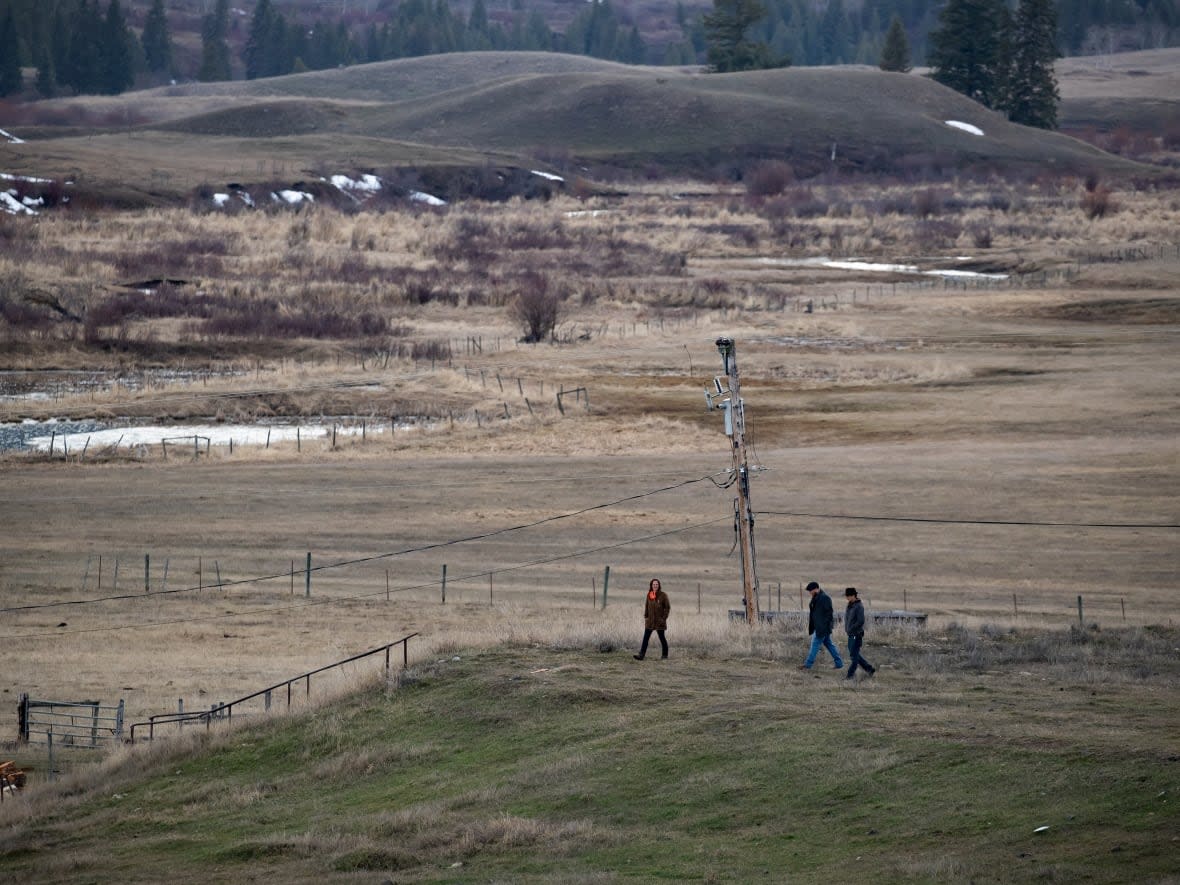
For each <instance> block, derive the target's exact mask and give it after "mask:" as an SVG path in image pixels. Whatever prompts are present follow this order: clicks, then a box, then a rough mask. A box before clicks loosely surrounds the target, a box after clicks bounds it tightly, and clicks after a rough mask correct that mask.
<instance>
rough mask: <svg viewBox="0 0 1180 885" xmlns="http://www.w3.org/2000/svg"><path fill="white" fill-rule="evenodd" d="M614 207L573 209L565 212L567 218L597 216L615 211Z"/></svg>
mask: <svg viewBox="0 0 1180 885" xmlns="http://www.w3.org/2000/svg"><path fill="white" fill-rule="evenodd" d="M614 211H616V210H614V209H571V210H570V211H569V212H566V213H565V217H566V218H586V217H590V218H597V217H598V216H599V215H606V214H607V213H609V212H614Z"/></svg>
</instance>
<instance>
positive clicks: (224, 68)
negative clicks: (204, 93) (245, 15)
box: [197, 0, 233, 82]
mask: <svg viewBox="0 0 1180 885" xmlns="http://www.w3.org/2000/svg"><path fill="white" fill-rule="evenodd" d="M228 33H229V0H217V6H216V7H215V8H214V10H213V12H211V13H209V14H208V15H206V16H205V18H204V20H203V21H202V22H201V70H200V71H199V72H198V73H197V79H198V80H203V81H205V82H212V81H215V80H232V79H233V72H232V70H231V68H230V64H229V44H228V43H226V35H227V34H228Z"/></svg>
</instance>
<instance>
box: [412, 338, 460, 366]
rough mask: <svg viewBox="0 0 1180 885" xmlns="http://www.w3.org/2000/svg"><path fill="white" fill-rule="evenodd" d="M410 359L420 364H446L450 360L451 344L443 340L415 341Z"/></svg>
mask: <svg viewBox="0 0 1180 885" xmlns="http://www.w3.org/2000/svg"><path fill="white" fill-rule="evenodd" d="M412 358H413V359H414V360H416V361H421V362H425V361H427V360H429V361H431V362H435V361H437V362H447V361H448V360H450V358H451V342H450V341H448V340H447V339H445V338H434V339H431V340H430V341H415V342H414V348H413V353H412Z"/></svg>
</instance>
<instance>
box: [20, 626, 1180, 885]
mask: <svg viewBox="0 0 1180 885" xmlns="http://www.w3.org/2000/svg"><path fill="white" fill-rule="evenodd" d="M679 617H680V618H681V619H682V620H684V619H686V618H688V617H689V616H688V615H687V613H682V614H681V615H680V616H679ZM592 630H593V628H591V631H592ZM743 631H744V628H736V630H735V632H734V633H733V635H731V636H729V637H727V638H726V639H725V640H723V641H722V642H719V643H717V644H716V645H714V646H712V647H698V646H693V647H687V648H686V647H685V646H684V645H682V644H676V643H677V640H676V638H675V636H676V634H675V631H672V634H671V635H672V638H673V643H674V645H673V648H674V652H673V655H672V658H671V659H670V660H668V661H666V662H665V661H659V660H656V661H651V660H649V661H647V662H644V663H642V664H638V663H637V662H635V661H634V660H632V659H631V654H630V649H627V648H619V647H618V646H617V644H616V642H615V638H614V637H608V636H607V635H606V634H603V635H602V636H601V637H600V639H599V641H597V642H593V641H591V640H589V639H587V640H586V643H585V644H578V643H572V644H571V643H569V642H568V641H567V640H562V639H558V638H555V637H553V635H552V634H550V635H549V636H546V637H540V636H537V637H535V638H530V639H528V640H526V641H521V642H518V643H514V644H510V645H506V646H501V647H497V648H494V649H491V650H487V651H470V650H458V649H456V650H454V651H448V652H446V653H444V654H442V655H441V656H436V658H435V659H434V660H433V661H427V662H423V663H421V664H419V665H417V666H415V667H414V668H413V669H411V670H410V671H408V672H406V673H404V674H402V677H401V679H400V680H398V682H400V686H396V687H394V686H387V687H375V688H372V689H370V690H367V691H364V692H361V693H359V694H357V695H355V696H353V697H351V698H348V699H346V700H344V701H343V702H339V703H336V704H334V705H331V706H327V707H323V708H321V709H319V710H316V711H314V712H311V713H309V714H305V715H300V716H297V717H294V718H292V719H287V720H282V719H280V720H279V721H278V722H277V723H275V724H272V725H261V726H258V727H253V728H247V729H245V730H240V731H238V732H237V733H236V734H232V735H228V736H218V732H217V730H215V731H214V732H213V733H212V735H210V734H208V733H204V732H201V733H200V734H199V736H198V737H195V738H193V739H192V740H188V741H180V742H179V744H178V746H176V747H174V748H172V749H169V747H168V740H161V741H158V744H159V746H157V747H151V748H143V747H141V748H138V749H139V750H141V751H142V750H147V752H132V753H131V754H129V755H126V756H124V757H122V759H121V760H119V761H116V762H114V763H113V764H109V765H107V766H105V767H104V770H103V772H102V774H101V776H98V777H94V776H91V777H90V778H88V779H87V780H88V781H89V783H90V784H91V786H90V787H89V788H78V787H76V786H66V787H64V788H63V789H62V790H61V791H60V792H59V791H57V790H53V789H46V788H42V790H43V792H42V795H41V796H39V797H38V798H37V799H36V800H35V802H34V804H33V807H32V809H31V810H26V809H25V808H24V806H23V803H19V802H11V803H6V804H5V805H3V806H0V815H4V814H6V813H7V815H8V816H7V819H6V820H5V824H6V826H5V827H4V828H3V831H2V835H0V873H3V874H4V875H6V876H9V877H11V878H12V880H13V881H16V880H18V879H19V881H23V882H28V883H50V882H61V881H67V880H68V881H91V880H94V881H97V880H98V879H116V880H118V881H120V882H128V883H135V882H149V881H156V882H158V881H169V882H177V883H187V882H194V883H195V882H201V883H208V882H243V881H251V882H259V883H267V882H276V883H277V882H282V883H300V882H316V883H326V882H341V883H344V882H379V881H385V882H474V881H478V882H516V883H541V882H544V883H589V882H620V881H628V882H654V881H668V880H681V881H698V882H699V881H730V882H752V881H768V882H784V881H790V882H799V883H810V882H828V881H831V880H832V879H833V875H834V871H838V870H845V869H849V868H854V869H855V870H856V875H857V877H858V878H859V879H863V880H864V881H869V882H881V883H891V882H945V881H963V882H966V881H972V882H980V883H983V882H1000V881H1003V882H1032V881H1046V880H1052V881H1079V880H1082V879H1084V880H1085V881H1090V882H1119V881H1129V880H1136V881H1167V877H1168V876H1170V875H1171V873H1172V871H1173V870H1174V863H1173V860H1174V858H1173V857H1172V851H1171V845H1170V843H1171V842H1173V841H1174V840H1175V837H1176V834H1177V827H1178V825H1180V818H1178V816H1177V814H1178V812H1177V809H1176V803H1175V802H1172V801H1170V800H1171V797H1172V794H1173V793H1174V791H1175V788H1176V771H1175V767H1176V766H1175V756H1174V755H1171V754H1173V753H1174V747H1171V746H1169V743H1168V740H1167V735H1168V734H1169V733H1170V727H1171V725H1172V724H1173V723H1174V722H1175V717H1176V715H1177V714H1178V712H1180V711H1178V710H1177V709H1176V703H1175V702H1176V694H1175V692H1174V691H1170V690H1169V689H1170V686H1171V685H1172V684H1174V680H1175V679H1176V677H1177V675H1180V674H1178V673H1177V671H1176V665H1175V657H1174V655H1173V654H1172V653H1171V647H1172V646H1173V645H1175V642H1176V639H1177V636H1176V633H1175V632H1174V631H1165V630H1151V631H1112V632H1105V633H1098V632H1095V633H1093V634H1084V633H1081V632H1080V631H1076V632H1074V633H1065V634H1061V633H1058V634H1050V633H1040V634H1032V633H1025V634H1017V633H1007V634H997V633H991V634H989V633H986V632H984V633H979V634H976V633H975V632H973V631H968V630H964V629H961V628H958V629H952V631H951V632H950V633H948V634H947V635H934V636H924V635H917V636H914V635H910V636H906V635H902V634H889V633H881V632H878V633H876V634H875V635H873V637H872V641H871V644H870V647H869V649H868V650H867V652H866V653H867V654H868V655H870V656H871V658H872V660H874V661H876V662H877V663H878V664H879V665H880V668H881V672H880V673H879V674H878V675H877V676H876V677H875V678H874V679H873V680H869V681H861V682H858V683H855V684H852V685H846V684H844V683H843V681H842V680H841V678H840V675H839V674H835V673H832V672H830V671H823V672H820V673H816V674H815V675H814V676H813V675H812V674H802V673H800V672H798V671H797V670H796V669H795V667H794V660H795V657H796V656H795V655H792V654H791V651H792V643H793V644H794V646H801V644H802V640H799V639H797V638H795V637H785V638H786V640H787V641H786V642H785V643H784V641H783V640H784V637H782V636H780V635H777V634H774V633H766V634H760V636H759V638H757V639H756V640H755V641H754V643H753V646H754V647H752V648H751V647H750V645H749V644H748V640H749V637H748V636H744V634H743ZM743 639H744V640H746V641H743ZM587 646H589V647H587ZM743 646H745V649H746V650H745V651H742V650H741V649H742V647H743ZM795 650H796V651H797V650H798V649H797V648H796V649H795ZM1132 671H1137V672H1138V673H1139V675H1137V676H1129V675H1126V674H1127V673H1129V672H1132ZM489 698H495V699H496V700H495V704H494V705H489V703H488V699H489ZM1032 711H1035V714H1034V713H1033V712H1032ZM172 740H173V742H175V739H172ZM66 795H69V798H68V801H67V800H64V797H65V796H66ZM58 797H62V798H60V799H59V798H58ZM0 819H3V818H0ZM835 878H840V876H839V875H836V876H835Z"/></svg>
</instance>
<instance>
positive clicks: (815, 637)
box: [799, 581, 844, 670]
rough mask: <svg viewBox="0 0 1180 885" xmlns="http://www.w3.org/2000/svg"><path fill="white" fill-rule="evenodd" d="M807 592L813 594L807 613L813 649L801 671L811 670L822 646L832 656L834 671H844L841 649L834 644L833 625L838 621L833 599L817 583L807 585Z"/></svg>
mask: <svg viewBox="0 0 1180 885" xmlns="http://www.w3.org/2000/svg"><path fill="white" fill-rule="evenodd" d="M807 592H808V593H810V594H811V603H810V605H809V606H808V611H807V632H808V633H809V634H811V648H810V650H809V651H808V652H807V660H806V661H804V662H803V663H802V664H800V665H799V669H800V670H810V669H811V667H812V665H813V664H814V663H815V658H816V655H818V654H819V650H820V647H821V646H822V647H823V648H826V649H827V650H828V653H829V654H830V655H831V656H832V669H834V670H843V669H844V661H843V660H842V659H841V658H840V649H838V648H836V643H834V642H832V625H833V624H834V623H835V621H836V616H835V614H834V613H833V611H832V597H830V596H828V594H826V593H824V591H823V590H822V589H820V586H819V584H817V583H816V582H815V581H812V582H811V583H810V584H808V585H807Z"/></svg>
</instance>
